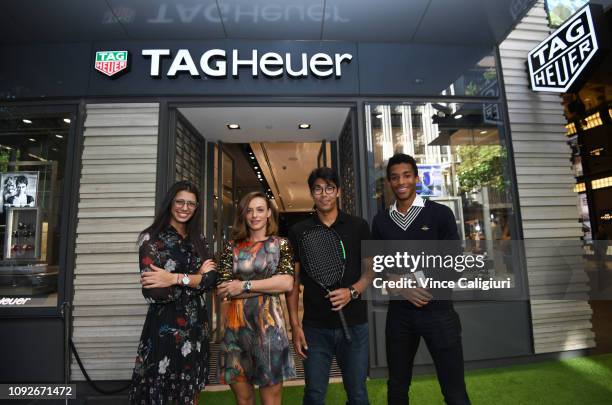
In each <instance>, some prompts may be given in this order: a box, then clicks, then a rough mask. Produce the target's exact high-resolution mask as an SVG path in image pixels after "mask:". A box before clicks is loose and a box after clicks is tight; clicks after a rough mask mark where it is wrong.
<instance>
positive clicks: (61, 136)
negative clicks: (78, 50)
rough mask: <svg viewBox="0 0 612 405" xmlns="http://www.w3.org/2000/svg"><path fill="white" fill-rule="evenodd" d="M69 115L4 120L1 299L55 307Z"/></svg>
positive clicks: (0, 130) (0, 142)
mask: <svg viewBox="0 0 612 405" xmlns="http://www.w3.org/2000/svg"><path fill="white" fill-rule="evenodd" d="M70 122H71V120H70V117H69V114H64V115H40V116H36V115H29V116H21V115H16V114H11V115H5V116H0V185H1V186H2V192H1V193H0V296H5V297H24V298H29V300H28V301H27V302H26V303H25V304H24V306H35V307H45V306H49V307H54V306H57V291H58V277H59V273H60V267H59V264H60V249H59V248H60V238H61V233H60V224H61V205H62V197H65V195H63V191H64V189H65V185H64V169H65V162H66V160H67V159H66V148H67V142H68V134H69V129H70Z"/></svg>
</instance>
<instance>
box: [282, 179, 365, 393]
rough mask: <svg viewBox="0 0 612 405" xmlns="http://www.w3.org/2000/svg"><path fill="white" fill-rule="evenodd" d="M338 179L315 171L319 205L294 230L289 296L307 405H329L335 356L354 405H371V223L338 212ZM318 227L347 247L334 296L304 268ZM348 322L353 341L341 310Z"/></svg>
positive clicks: (312, 185) (313, 184)
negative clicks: (367, 268) (366, 259)
mask: <svg viewBox="0 0 612 405" xmlns="http://www.w3.org/2000/svg"><path fill="white" fill-rule="evenodd" d="M339 184H340V182H339V179H338V175H337V174H336V173H335V172H334V171H333V170H332V169H330V168H328V167H320V168H318V169H315V170H313V171H312V173H311V174H310V177H309V178H308V187H309V188H310V193H311V196H312V199H313V201H314V204H315V209H316V211H315V213H314V214H313V215H312V217H310V218H308V219H306V220H304V221H302V222H300V223H298V224H296V225H295V226H293V227H292V228H291V230H290V231H289V240H290V241H291V245H292V246H293V249H294V254H295V283H296V284H295V285H294V287H293V290H292V291H291V292H290V293H287V294H286V297H287V307H288V309H289V318H290V321H291V330H292V335H293V336H292V337H293V345H294V347H295V351H296V353H298V354H299V355H300V356H301V357H302V358H303V359H304V375H305V379H306V387H305V388H304V401H303V403H304V405H324V404H325V394H326V392H327V385H328V383H329V370H330V367H331V362H332V357H333V356H336V361H337V362H338V366H339V367H340V371H341V372H342V382H343V384H344V389H345V390H346V395H347V397H348V404H349V405H367V404H368V403H369V402H368V393H367V388H366V379H367V376H368V351H369V344H368V341H369V339H368V314H367V305H366V302H365V301H363V300H362V299H361V294H362V293H363V291H364V290H365V289H366V287H367V286H368V284H369V283H370V282H371V281H372V276H373V275H372V274H371V272H364V273H363V274H362V271H361V241H362V240H368V239H370V228H369V226H368V223H367V222H366V221H364V220H363V219H361V218H358V217H355V216H352V215H349V214H347V213H345V212H342V211H340V210H339V209H338V197H339V195H340V188H339ZM315 225H323V226H326V227H330V228H332V229H333V230H335V231H336V232H337V233H338V235H339V236H340V238H341V239H342V243H343V244H344V248H345V250H346V262H345V269H344V275H343V277H342V280H341V281H340V286H339V288H337V289H336V290H333V291H332V292H331V293H330V294H329V295H328V294H327V292H326V291H325V290H324V289H323V288H321V287H320V286H319V285H318V284H317V283H316V282H315V281H314V280H312V279H311V278H310V277H309V276H308V274H307V273H306V272H305V271H303V270H301V266H300V263H301V262H303V260H302V258H301V252H300V250H299V246H300V238H301V237H302V235H303V234H304V232H305V231H306V230H308V229H310V228H312V227H313V226H315ZM300 283H301V284H303V285H304V296H303V299H304V317H303V320H302V322H300V319H299V316H298V302H299V294H300ZM340 309H342V310H343V312H344V316H345V318H346V323H347V325H348V329H349V333H350V336H351V342H350V343H349V342H347V341H346V339H345V338H344V333H343V331H342V326H341V324H340V317H339V315H338V311H339V310H340Z"/></svg>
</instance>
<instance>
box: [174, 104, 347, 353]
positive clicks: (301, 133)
mask: <svg viewBox="0 0 612 405" xmlns="http://www.w3.org/2000/svg"><path fill="white" fill-rule="evenodd" d="M170 117H171V129H172V128H174V133H173V134H172V133H171V136H170V139H171V140H172V142H174V145H173V149H174V157H173V160H174V162H171V164H173V166H174V173H173V174H174V176H173V178H172V179H170V180H173V181H176V180H183V179H186V180H190V181H192V182H194V183H196V184H198V185H199V187H200V189H201V193H202V196H203V198H202V201H203V202H204V207H205V215H204V224H203V226H204V229H205V230H206V236H207V238H208V241H209V245H210V248H211V249H212V250H214V252H215V254H216V255H217V257H219V256H218V255H219V253H220V251H221V249H222V248H223V244H224V242H225V241H227V240H229V239H230V238H231V235H232V225H233V222H234V218H235V215H236V214H237V212H236V210H237V206H238V202H239V201H240V199H241V198H242V197H243V196H244V195H245V194H247V193H249V192H252V191H262V192H264V193H266V194H267V195H268V197H269V198H270V199H271V200H272V201H273V203H274V204H275V205H276V208H277V210H278V212H279V234H280V236H287V234H288V230H289V228H290V227H291V226H292V225H293V224H295V223H297V222H299V221H301V220H302V219H305V218H307V217H308V216H310V215H311V214H312V207H313V202H312V199H311V196H310V191H309V189H308V184H307V178H308V175H309V174H310V172H311V171H312V170H313V169H314V168H316V167H321V166H328V167H332V168H334V169H335V170H336V171H337V172H338V173H339V174H340V177H341V184H340V186H341V189H342V193H341V200H340V205H341V208H342V209H343V210H344V211H347V212H350V213H353V214H357V213H358V206H357V204H356V202H357V193H356V187H355V181H356V179H357V178H358V177H357V176H356V167H357V165H356V163H355V156H357V153H356V148H357V145H356V144H355V142H354V140H356V139H357V137H356V134H355V133H354V131H355V125H354V121H355V112H354V109H352V108H350V107H302V106H300V107H178V108H176V109H174V110H172V111H171V115H170ZM171 173H172V172H171ZM300 301H301V300H300ZM208 302H209V303H210V305H209V310H210V318H211V320H212V324H213V325H214V332H215V333H214V338H215V340H218V339H219V337H220V336H221V333H222V330H221V327H222V326H221V322H220V319H221V316H220V313H221V311H222V306H221V303H220V302H219V301H218V300H217V299H216V298H215V297H213V296H212V295H209V296H208ZM300 307H301V306H300ZM300 309H301V308H300ZM285 312H286V311H285ZM286 321H287V324H288V321H289V320H288V319H286ZM213 349H214V347H213ZM213 351H214V350H213ZM214 356H215V353H213V357H214Z"/></svg>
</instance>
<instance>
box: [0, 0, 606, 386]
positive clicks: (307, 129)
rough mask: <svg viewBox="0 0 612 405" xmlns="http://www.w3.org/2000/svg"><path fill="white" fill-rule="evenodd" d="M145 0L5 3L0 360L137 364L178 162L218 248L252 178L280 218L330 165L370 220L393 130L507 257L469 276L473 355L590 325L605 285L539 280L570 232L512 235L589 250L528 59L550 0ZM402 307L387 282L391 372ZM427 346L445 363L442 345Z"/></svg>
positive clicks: (12, 372)
mask: <svg viewBox="0 0 612 405" xmlns="http://www.w3.org/2000/svg"><path fill="white" fill-rule="evenodd" d="M50 3H54V2H50ZM130 3H131V2H127V4H128V5H125V4H124V3H121V2H115V1H90V2H87V5H85V4H80V3H78V4H77V3H75V2H69V3H64V2H60V3H59V4H47V3H46V2H43V3H42V4H38V5H37V9H36V10H29V9H28V10H26V6H25V5H21V4H20V3H16V2H11V5H6V4H3V6H2V7H3V13H2V15H1V16H0V20H1V21H2V24H1V28H0V29H1V30H2V32H3V35H2V40H1V44H0V49H1V55H2V58H3V63H2V64H1V66H0V97H1V101H0V168H1V170H0V176H1V177H0V182H1V184H2V187H3V188H2V195H1V196H0V198H1V199H2V202H3V203H2V205H0V212H1V213H0V258H1V260H0V303H1V304H2V305H1V307H0V325H1V328H2V334H3V339H4V341H5V342H6V344H4V345H2V347H3V349H2V353H1V356H2V358H3V363H4V364H5V366H4V367H2V375H1V376H0V381H2V382H62V381H64V380H65V379H68V380H70V381H84V376H83V372H82V370H81V369H80V367H79V365H78V364H77V362H76V360H75V356H74V355H72V354H71V353H70V350H69V344H68V342H69V340H70V339H71V340H72V342H74V346H75V348H76V351H77V352H78V354H79V356H80V358H81V360H82V365H83V367H84V369H85V370H86V372H87V373H88V375H89V377H91V379H92V380H95V381H118V382H121V381H125V380H128V379H129V378H130V376H131V372H132V367H133V365H134V355H135V351H136V346H137V344H138V338H139V335H140V332H141V328H142V323H143V322H144V316H145V311H146V303H145V301H144V299H143V297H142V295H141V293H140V284H139V277H138V254H137V245H136V237H137V234H138V233H139V232H140V231H141V230H142V229H144V228H145V227H147V226H148V225H149V224H150V223H151V221H152V218H153V215H154V212H155V208H156V206H157V205H158V204H159V202H160V198H161V196H163V195H164V193H165V192H166V190H167V189H168V187H169V185H170V184H172V183H173V182H174V181H175V180H178V179H188V180H191V181H193V182H195V183H196V184H198V185H199V186H200V189H201V190H202V193H203V196H202V197H203V201H204V204H205V207H206V212H205V218H204V228H205V229H206V234H207V237H208V239H209V241H211V246H212V247H213V248H214V249H215V251H218V250H219V249H220V247H221V246H222V245H221V244H222V242H223V241H224V240H225V239H227V237H228V236H229V233H230V231H231V225H232V219H233V215H234V213H235V209H236V202H237V201H238V200H239V199H240V198H241V196H242V195H244V194H245V193H248V192H250V191H253V190H262V191H264V192H266V193H267V194H268V196H269V197H270V198H273V199H274V201H275V202H276V204H277V206H278V208H279V211H280V233H281V234H283V233H285V234H286V232H287V229H288V227H289V226H291V225H292V224H293V223H295V222H297V221H299V220H300V219H302V218H304V217H305V216H307V215H309V213H310V212H311V210H312V200H311V199H310V196H309V190H308V187H307V185H306V177H307V175H308V173H309V172H310V170H311V169H312V168H314V167H317V166H324V165H327V166H331V167H334V168H335V169H337V170H338V172H339V173H340V176H341V183H342V184H341V187H342V198H341V207H342V209H343V210H345V211H347V212H350V213H353V214H356V215H359V216H362V217H363V218H365V219H367V220H371V219H372V217H373V216H374V215H375V213H376V212H377V211H378V210H380V209H382V208H384V207H388V206H389V204H390V203H391V202H392V193H391V191H390V189H389V188H388V186H387V185H386V183H385V173H384V169H385V165H386V162H387V160H388V159H389V157H390V156H392V155H393V154H394V153H396V152H404V153H408V154H410V155H413V156H414V157H415V158H416V160H417V163H418V164H419V172H420V175H421V183H420V184H419V189H418V191H419V193H420V194H421V195H423V196H426V197H427V198H431V199H434V200H436V201H438V202H441V203H443V204H445V205H447V206H449V207H450V208H451V209H452V210H453V212H454V214H455V217H456V219H457V226H458V229H459V232H460V235H461V237H462V238H463V239H465V240H473V241H477V242H478V244H479V249H481V251H482V252H487V253H488V254H489V256H490V257H492V261H491V266H490V267H489V269H488V271H489V272H490V274H489V275H490V276H491V277H499V278H504V279H507V278H509V279H511V280H512V286H513V287H512V288H511V289H509V290H508V291H504V292H503V293H500V296H499V297H496V296H491V295H489V296H488V298H487V300H479V299H478V294H477V293H476V292H473V293H468V292H464V293H465V294H467V295H465V296H462V295H461V294H460V297H459V298H460V299H459V301H458V302H457V303H456V308H457V311H458V312H459V314H460V315H461V317H462V323H463V341H464V346H465V347H464V352H465V358H466V362H467V364H468V365H473V366H474V367H476V366H486V365H491V364H498V363H500V362H504V361H510V360H509V359H525V358H534V359H535V358H538V356H541V357H546V356H558V355H559V353H568V352H570V353H572V354H577V353H583V352H584V351H586V350H588V349H589V348H592V347H594V346H595V340H594V333H593V331H592V330H591V329H592V327H591V308H590V305H589V302H588V301H587V300H584V299H578V298H576V299H569V298H567V297H565V298H566V299H564V300H547V301H541V300H538V297H539V295H538V294H550V293H551V288H553V290H554V287H551V283H550V280H549V279H548V278H547V277H546V274H548V273H546V272H547V271H554V270H555V269H557V270H558V268H564V267H563V266H564V263H565V262H564V263H559V262H558V261H556V259H555V257H556V256H557V255H558V252H559V250H558V249H549V250H538V249H529V248H526V249H524V250H521V251H520V252H513V253H512V254H508V252H506V253H504V252H501V253H500V252H499V251H497V250H496V249H495V248H494V246H496V245H495V243H497V242H498V241H505V240H507V241H510V240H521V241H522V240H525V241H536V242H537V241H538V240H544V239H551V238H554V239H557V240H559V241H561V242H562V243H561V245H560V246H563V247H564V248H563V249H566V252H568V251H571V252H572V253H571V255H570V256H571V257H569V259H567V260H569V262H571V263H572V264H575V263H579V262H580V261H581V260H583V259H582V241H581V239H580V236H581V235H582V231H581V225H580V223H579V222H578V212H577V209H576V199H577V195H576V193H575V192H574V190H573V187H574V184H575V181H574V177H573V175H572V172H571V168H570V166H569V165H568V163H567V159H568V151H569V149H568V146H567V145H566V142H565V139H564V127H563V125H564V120H563V115H562V113H563V111H562V108H561V106H560V104H559V98H558V96H556V95H552V94H550V93H541V94H540V93H536V92H534V91H532V90H531V89H530V88H529V86H528V77H527V72H526V69H525V62H526V60H527V54H528V52H529V51H531V50H532V49H534V48H535V47H536V46H537V45H538V43H539V42H540V41H543V40H544V39H545V38H546V37H547V36H548V35H549V34H550V32H551V29H550V27H549V21H548V19H547V14H546V11H545V7H544V5H543V4H542V2H540V1H528V0H522V1H521V0H514V1H496V2H491V1H486V0H480V1H478V0H475V1H469V2H463V1H462V2H445V1H416V2H413V1H410V2H390V1H383V2H366V1H330V0H328V1H326V2H322V1H290V2H276V1H265V0H264V1H256V2H243V1H224V2H216V1H188V2H185V4H183V3H174V2H168V3H164V2H160V1H154V2H136V3H137V5H129V4H130ZM64 7H65V8H64ZM555 266H557V267H555ZM558 266H561V267H558ZM581 274H582V273H581ZM569 284H570V286H571V287H572V288H574V290H572V291H580V290H581V288H582V287H584V286H585V285H586V284H588V278H587V277H586V276H585V275H584V274H582V276H580V277H576V278H575V279H572V281H571V283H569ZM566 287H567V283H566V285H565V286H564V288H566ZM529 292H531V295H530V297H528V296H527V294H528V293H529ZM565 292H566V291H564V292H563V293H565ZM462 294H463V293H462ZM462 297H463V298H465V299H461V298H462ZM491 297H493V299H491ZM540 298H541V297H540ZM208 299H209V300H210V305H209V307H210V308H211V314H210V316H211V317H212V319H213V321H214V322H213V323H214V326H215V328H216V326H217V325H218V316H217V310H216V304H215V303H214V299H213V297H212V296H210V297H208ZM385 314H386V303H385V302H377V301H373V302H370V303H369V320H370V325H371V328H370V331H371V332H370V333H371V339H370V342H371V350H370V375H371V376H372V377H381V376H384V375H385V373H386V358H385V351H384V320H385ZM216 330H217V329H216ZM213 346H214V345H213ZM212 360H213V362H214V361H216V359H215V355H214V347H213V359H212ZM417 364H418V366H419V367H420V369H421V370H429V369H431V366H430V365H431V359H430V358H429V355H428V354H427V353H426V350H425V348H421V350H420V351H419V353H418V355H417ZM8 365H10V367H9V366H8ZM211 377H212V378H213V380H214V378H216V377H215V376H214V375H213V376H211ZM118 385H121V384H119V383H118Z"/></svg>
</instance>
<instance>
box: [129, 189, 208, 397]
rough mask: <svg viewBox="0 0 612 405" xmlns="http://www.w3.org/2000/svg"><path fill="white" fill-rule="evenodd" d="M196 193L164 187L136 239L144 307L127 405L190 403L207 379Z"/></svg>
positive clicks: (204, 261) (203, 255)
mask: <svg viewBox="0 0 612 405" xmlns="http://www.w3.org/2000/svg"><path fill="white" fill-rule="evenodd" d="M199 195H200V194H199V193H198V190H197V188H196V187H195V186H194V185H193V184H191V183H189V182H185V181H182V182H178V183H176V184H174V186H172V187H171V189H170V190H169V191H168V194H167V195H166V198H165V199H164V201H163V202H162V209H161V210H160V212H159V213H158V214H157V216H156V217H155V220H154V222H153V224H152V225H151V226H150V227H148V228H147V229H145V230H144V231H143V232H142V233H141V235H140V238H139V246H140V250H139V252H140V254H139V257H140V274H141V283H142V287H143V288H142V293H143V295H144V297H145V299H146V300H147V302H148V303H149V309H148V312H147V317H146V319H145V323H144V326H143V328H142V335H141V337H140V343H139V345H138V352H137V356H136V364H135V366H134V373H133V376H132V385H131V387H130V392H129V399H130V403H131V404H138V405H141V404H143V405H162V404H169V403H172V402H176V403H177V404H192V403H193V404H197V401H198V396H199V393H200V391H202V390H203V389H204V385H205V384H206V380H207V378H208V358H209V333H210V332H209V327H208V314H207V311H206V302H205V297H204V296H203V293H204V292H205V291H207V290H209V289H211V288H213V287H214V286H215V284H216V281H217V272H216V271H215V263H214V262H213V261H212V260H211V256H210V254H209V253H208V249H207V245H206V240H205V239H204V237H203V236H201V231H200V226H201V225H200V224H201V212H202V209H201V207H200V202H199V199H198V198H199V197H198V196H199Z"/></svg>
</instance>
